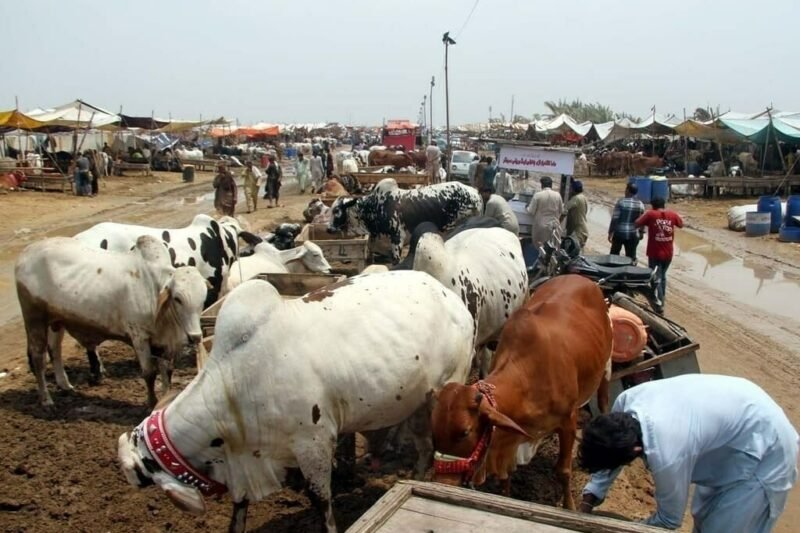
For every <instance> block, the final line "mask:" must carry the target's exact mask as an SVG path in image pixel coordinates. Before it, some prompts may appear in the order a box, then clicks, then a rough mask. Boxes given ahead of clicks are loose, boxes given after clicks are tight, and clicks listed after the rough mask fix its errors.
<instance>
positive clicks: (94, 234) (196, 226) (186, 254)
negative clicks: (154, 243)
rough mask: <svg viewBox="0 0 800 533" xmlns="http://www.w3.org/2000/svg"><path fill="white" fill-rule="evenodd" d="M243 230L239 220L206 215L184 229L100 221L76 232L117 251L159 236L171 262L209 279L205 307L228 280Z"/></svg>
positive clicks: (83, 238)
mask: <svg viewBox="0 0 800 533" xmlns="http://www.w3.org/2000/svg"><path fill="white" fill-rule="evenodd" d="M240 233H243V232H242V228H241V226H240V225H239V222H238V221H237V220H236V219H235V218H232V217H222V218H221V219H219V221H217V220H214V219H213V218H211V217H210V216H208V215H197V216H196V217H194V220H192V223H191V224H189V225H188V226H187V227H185V228H178V229H161V228H151V227H148V226H135V225H132V224H118V223H115V222H102V223H100V224H97V225H95V226H92V227H91V228H89V229H87V230H86V231H82V232H81V233H78V234H77V235H75V238H76V239H78V240H79V241H81V242H83V243H86V244H88V245H90V246H94V247H98V248H103V249H104V250H112V251H118V252H127V251H129V250H131V249H132V248H133V247H134V246H135V245H136V240H137V239H138V238H139V237H140V236H142V235H150V236H153V237H156V238H157V239H160V240H161V241H162V242H163V243H164V245H165V246H166V247H167V250H168V251H169V257H170V260H171V261H172V265H173V266H175V267H176V268H178V267H182V266H193V267H197V270H199V271H200V274H202V276H203V277H204V278H205V279H206V280H207V281H208V282H209V284H210V285H211V288H210V289H209V290H208V295H207V297H206V301H205V306H204V307H208V306H209V305H211V304H212V303H214V302H216V301H217V299H218V298H219V296H220V292H221V290H222V287H224V286H225V284H226V283H227V281H228V272H229V271H230V266H231V265H232V264H233V262H234V261H236V257H237V254H238V252H239V241H238V236H239V234H240Z"/></svg>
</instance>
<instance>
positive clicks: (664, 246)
mask: <svg viewBox="0 0 800 533" xmlns="http://www.w3.org/2000/svg"><path fill="white" fill-rule="evenodd" d="M650 205H651V206H652V209H650V210H649V211H646V212H645V214H643V215H642V216H640V217H639V218H637V219H636V222H635V224H636V227H637V228H640V227H646V228H647V261H648V265H649V266H650V268H653V269H657V271H658V274H657V275H658V279H659V284H658V291H657V293H656V296H658V300H659V302H660V306H659V308H658V309H656V311H658V312H659V313H662V312H664V298H665V297H666V292H667V269H668V268H669V264H670V263H671V262H672V243H673V241H674V240H675V228H682V227H683V220H682V219H681V217H680V215H679V214H678V213H676V212H675V211H672V210H670V209H665V208H664V199H663V198H660V197H655V198H653V199H652V201H651V202H650Z"/></svg>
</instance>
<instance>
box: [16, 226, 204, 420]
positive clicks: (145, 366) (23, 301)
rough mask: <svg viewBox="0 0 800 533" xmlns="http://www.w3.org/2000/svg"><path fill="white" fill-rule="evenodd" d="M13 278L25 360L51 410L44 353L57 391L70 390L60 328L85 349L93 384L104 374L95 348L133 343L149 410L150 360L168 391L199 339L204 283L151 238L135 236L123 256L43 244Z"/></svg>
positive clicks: (21, 261) (28, 253)
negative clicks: (178, 364) (183, 356)
mask: <svg viewBox="0 0 800 533" xmlns="http://www.w3.org/2000/svg"><path fill="white" fill-rule="evenodd" d="M14 276H15V280H16V284H17V296H18V297H19V304H20V309H21V310H22V319H23V321H24V322H25V332H26V334H27V341H28V349H27V352H28V362H29V365H30V368H31V372H33V374H34V375H35V376H36V380H37V382H38V386H39V399H40V401H41V403H42V404H43V405H45V406H49V405H53V399H52V398H51V397H50V393H49V392H48V391H47V384H46V382H45V377H44V371H45V354H46V353H49V354H50V357H51V358H52V361H53V368H54V371H55V377H56V383H57V384H58V386H59V388H61V389H63V390H72V385H71V384H70V382H69V379H68V378H67V374H66V372H65V371H64V365H63V362H62V360H61V341H62V339H63V338H64V331H65V330H66V331H68V332H69V334H70V335H72V336H73V337H74V338H75V339H76V340H77V341H78V342H79V343H80V344H81V345H82V346H83V347H84V348H85V349H86V352H87V354H88V355H89V366H90V370H91V376H92V380H93V382H95V383H96V382H99V380H100V377H101V374H102V372H103V368H102V363H101V362H100V358H99V357H97V352H96V349H97V346H98V345H99V344H100V343H102V342H103V341H105V340H121V341H124V342H127V343H128V344H130V345H131V346H132V347H133V349H134V350H135V351H136V356H137V358H138V359H139V365H140V366H141V369H142V375H143V377H144V380H145V383H146V384H147V401H148V404H149V405H150V406H151V407H152V406H154V405H155V403H156V396H155V390H154V386H155V378H156V368H155V367H154V365H153V362H154V361H153V358H155V357H158V358H159V367H160V368H161V386H162V392H164V393H165V392H167V390H168V389H169V381H170V374H171V368H170V366H171V362H172V361H173V358H174V357H175V356H177V354H179V353H180V352H181V350H182V349H183V348H185V347H187V346H188V345H196V344H198V343H199V342H200V339H201V329H200V313H201V311H202V310H203V300H204V299H205V297H206V290H207V287H206V286H207V282H206V280H204V279H203V277H202V276H201V275H200V273H199V272H198V271H197V269H196V268H194V267H181V268H175V267H173V266H172V264H171V263H170V258H169V254H168V253H167V249H166V248H165V247H164V245H163V244H162V243H161V241H160V240H158V239H156V238H153V237H150V236H142V237H139V238H138V239H137V240H136V243H135V245H134V249H133V250H131V251H129V252H124V253H121V252H110V251H107V250H102V249H99V248H95V247H90V246H87V245H86V244H83V243H81V242H79V241H76V240H75V239H70V238H68V237H54V238H50V239H45V240H43V241H39V242H37V243H34V244H31V245H30V246H28V247H27V248H25V250H23V251H22V253H21V254H20V256H19V258H18V259H17V262H16V266H15V270H14Z"/></svg>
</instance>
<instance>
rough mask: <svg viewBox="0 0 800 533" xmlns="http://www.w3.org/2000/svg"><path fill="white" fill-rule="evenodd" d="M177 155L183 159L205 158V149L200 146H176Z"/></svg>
mask: <svg viewBox="0 0 800 533" xmlns="http://www.w3.org/2000/svg"><path fill="white" fill-rule="evenodd" d="M174 152H175V156H176V157H177V158H178V159H180V160H182V161H191V160H195V161H196V160H199V159H203V151H202V150H201V149H200V148H175V150H174Z"/></svg>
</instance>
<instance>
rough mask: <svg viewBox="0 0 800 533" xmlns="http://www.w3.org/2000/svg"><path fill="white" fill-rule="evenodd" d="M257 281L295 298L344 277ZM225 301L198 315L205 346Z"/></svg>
mask: <svg viewBox="0 0 800 533" xmlns="http://www.w3.org/2000/svg"><path fill="white" fill-rule="evenodd" d="M256 277H257V278H258V279H263V280H265V281H268V282H270V283H271V284H272V286H273V287H275V289H277V291H278V293H279V294H280V295H281V296H283V297H284V298H297V297H299V296H303V295H304V294H306V293H309V292H311V291H313V290H316V289H319V288H320V287H324V286H325V285H330V284H331V283H336V282H337V281H342V280H343V279H344V278H345V277H344V276H342V275H336V274H282V273H281V274H259V275H258V276H256ZM224 301H225V297H224V296H223V297H222V298H220V299H219V300H217V301H216V302H214V303H213V304H211V305H210V306H208V307H207V308H206V309H205V311H203V313H202V314H201V315H200V327H201V329H202V330H203V343H204V344H206V343H207V341H208V339H209V338H211V339H213V337H214V326H215V325H216V323H217V315H218V314H219V310H220V308H222V303H223V302H224ZM206 349H207V350H211V342H210V341H209V342H208V345H207V346H206Z"/></svg>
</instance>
